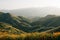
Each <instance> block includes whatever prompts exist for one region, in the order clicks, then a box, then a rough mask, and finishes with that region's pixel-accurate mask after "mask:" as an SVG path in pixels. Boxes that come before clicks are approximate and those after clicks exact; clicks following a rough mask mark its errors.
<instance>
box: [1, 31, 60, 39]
mask: <svg viewBox="0 0 60 40" xmlns="http://www.w3.org/2000/svg"><path fill="white" fill-rule="evenodd" d="M0 40H60V32H57V33H53V34H52V33H39V32H35V33H25V34H9V33H7V32H4V33H3V32H0Z"/></svg>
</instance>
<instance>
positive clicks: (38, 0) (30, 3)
mask: <svg viewBox="0 0 60 40" xmlns="http://www.w3.org/2000/svg"><path fill="white" fill-rule="evenodd" d="M30 7H57V8H60V0H0V9H8V10H12V9H19V8H30Z"/></svg>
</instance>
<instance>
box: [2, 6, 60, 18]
mask: <svg viewBox="0 0 60 40" xmlns="http://www.w3.org/2000/svg"><path fill="white" fill-rule="evenodd" d="M1 11H2V12H9V13H11V14H15V15H18V16H27V17H36V16H37V17H38V16H39V17H44V16H46V15H49V14H50V15H51V14H52V15H60V9H59V8H53V7H43V8H23V9H15V10H1Z"/></svg>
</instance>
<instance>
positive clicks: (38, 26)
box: [0, 12, 60, 40]
mask: <svg viewBox="0 0 60 40" xmlns="http://www.w3.org/2000/svg"><path fill="white" fill-rule="evenodd" d="M55 32H56V33H55ZM58 32H60V16H55V15H48V16H46V17H41V18H36V20H35V18H34V20H33V19H32V20H31V21H30V20H29V19H28V18H25V17H23V16H13V15H11V14H10V13H3V12H0V39H1V40H60V33H58Z"/></svg>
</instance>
